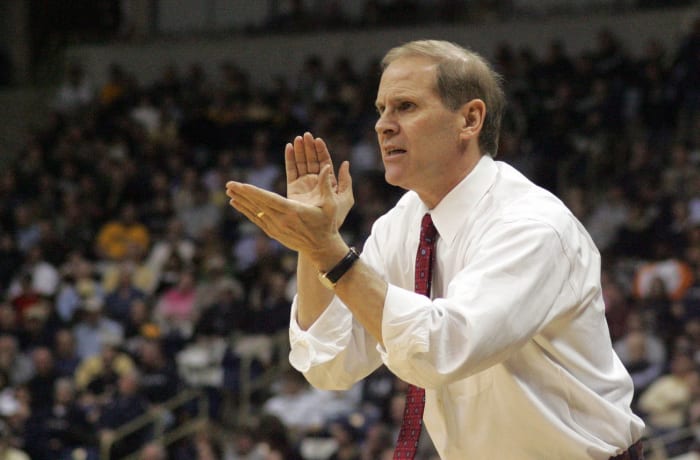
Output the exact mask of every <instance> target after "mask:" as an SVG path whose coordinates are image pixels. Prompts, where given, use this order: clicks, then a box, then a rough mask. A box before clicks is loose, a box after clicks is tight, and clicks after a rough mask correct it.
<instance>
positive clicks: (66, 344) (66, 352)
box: [53, 328, 80, 378]
mask: <svg viewBox="0 0 700 460" xmlns="http://www.w3.org/2000/svg"><path fill="white" fill-rule="evenodd" d="M53 350H54V367H55V369H56V374H57V375H58V376H59V377H71V378H72V377H73V375H74V374H75V370H76V369H77V368H78V365H79V364H80V356H78V353H77V350H76V345H75V337H74V336H73V333H72V332H71V330H70V329H67V328H61V329H58V330H57V331H56V333H55V335H54V346H53Z"/></svg>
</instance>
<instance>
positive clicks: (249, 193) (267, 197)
mask: <svg viewBox="0 0 700 460" xmlns="http://www.w3.org/2000/svg"><path fill="white" fill-rule="evenodd" d="M226 195H228V196H229V198H231V200H230V201H229V203H230V204H231V206H233V207H234V208H236V209H239V206H241V207H244V208H246V209H250V211H251V212H252V214H253V215H256V214H257V213H258V212H260V211H263V212H265V213H267V214H271V213H281V212H286V211H287V210H288V209H289V206H290V205H289V201H288V200H287V199H285V198H284V197H281V196H280V195H278V194H276V193H273V192H269V191H267V190H264V189H261V188H258V187H255V186H254V185H250V184H242V183H240V182H235V181H229V182H227V183H226ZM246 217H248V216H247V215H246Z"/></svg>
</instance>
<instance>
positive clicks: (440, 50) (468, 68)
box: [382, 40, 506, 157]
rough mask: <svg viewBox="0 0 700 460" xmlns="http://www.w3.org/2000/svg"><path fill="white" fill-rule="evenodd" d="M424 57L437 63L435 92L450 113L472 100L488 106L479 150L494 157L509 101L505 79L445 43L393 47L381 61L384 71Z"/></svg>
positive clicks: (464, 51)
mask: <svg viewBox="0 0 700 460" xmlns="http://www.w3.org/2000/svg"><path fill="white" fill-rule="evenodd" d="M412 56H422V57H427V58H429V59H432V60H433V61H435V63H436V64H437V71H436V82H435V90H436V91H437V94H438V96H439V97H440V99H441V100H442V103H443V104H445V107H447V108H448V109H449V110H453V111H454V110H457V109H459V108H460V107H461V106H462V105H464V104H466V103H467V102H469V101H471V100H473V99H481V100H483V101H484V104H485V105H486V117H485V119H484V125H483V127H482V129H481V134H480V135H479V147H480V148H481V151H482V152H483V153H485V154H488V155H491V156H492V157H495V156H496V154H497V153H498V138H499V134H500V130H501V119H502V118H503V112H504V111H505V105H506V98H505V93H504V91H503V86H502V81H503V79H502V77H501V76H500V75H499V74H498V73H497V72H496V71H495V70H493V68H492V67H491V65H490V64H489V63H488V62H487V61H486V59H484V58H483V57H481V56H480V55H479V54H477V53H475V52H473V51H471V50H468V49H466V48H463V47H461V46H459V45H457V44H455V43H452V42H448V41H443V40H416V41H412V42H408V43H405V44H403V45H401V46H398V47H395V48H392V49H390V50H389V52H387V53H386V55H385V56H384V59H382V70H385V69H386V68H387V67H388V66H389V64H391V63H392V62H394V61H395V60H397V59H399V58H403V57H412Z"/></svg>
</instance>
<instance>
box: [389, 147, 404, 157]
mask: <svg viewBox="0 0 700 460" xmlns="http://www.w3.org/2000/svg"><path fill="white" fill-rule="evenodd" d="M404 153H406V150H404V149H390V150H387V151H386V155H387V156H394V155H401V154H404Z"/></svg>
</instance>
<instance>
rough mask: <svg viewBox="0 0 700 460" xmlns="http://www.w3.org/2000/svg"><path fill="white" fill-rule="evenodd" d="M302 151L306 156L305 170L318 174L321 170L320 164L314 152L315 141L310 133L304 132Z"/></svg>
mask: <svg viewBox="0 0 700 460" xmlns="http://www.w3.org/2000/svg"><path fill="white" fill-rule="evenodd" d="M304 151H305V156H306V172H307V173H309V174H318V173H319V172H320V171H321V165H320V163H319V160H318V153H317V152H316V142H315V140H314V137H313V136H312V135H311V133H309V132H306V133H304Z"/></svg>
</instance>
